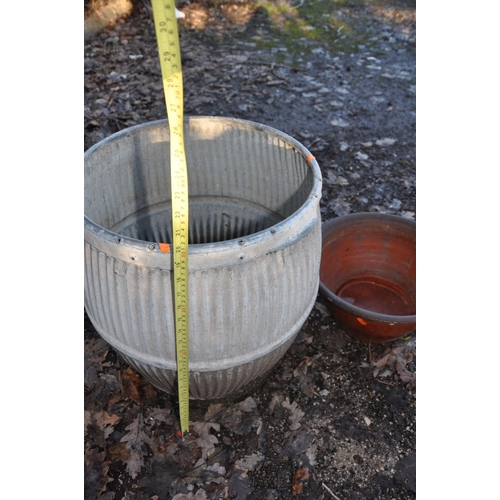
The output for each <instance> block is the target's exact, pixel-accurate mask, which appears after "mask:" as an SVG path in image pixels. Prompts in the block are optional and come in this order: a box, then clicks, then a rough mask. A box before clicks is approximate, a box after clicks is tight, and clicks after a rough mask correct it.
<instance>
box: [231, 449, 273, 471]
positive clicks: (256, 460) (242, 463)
mask: <svg viewBox="0 0 500 500" xmlns="http://www.w3.org/2000/svg"><path fill="white" fill-rule="evenodd" d="M264 458H266V457H265V456H264V455H263V454H262V453H260V452H257V453H252V454H251V455H246V456H244V457H243V458H241V459H240V460H236V466H237V467H238V468H239V469H246V470H253V469H255V468H256V467H257V466H258V465H260V464H261V463H262V462H263V460H264Z"/></svg>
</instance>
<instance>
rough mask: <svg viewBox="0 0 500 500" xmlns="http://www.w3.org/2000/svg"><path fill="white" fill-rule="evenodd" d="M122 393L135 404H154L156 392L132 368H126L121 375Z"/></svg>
mask: <svg viewBox="0 0 500 500" xmlns="http://www.w3.org/2000/svg"><path fill="white" fill-rule="evenodd" d="M122 384H123V391H124V392H125V394H126V395H127V396H128V397H129V398H130V399H132V400H133V401H135V402H136V403H137V404H139V405H140V404H145V405H148V404H154V403H155V401H156V391H155V390H154V388H153V387H152V386H151V385H150V384H148V383H146V381H145V380H144V379H143V378H142V377H141V376H140V375H139V374H138V373H136V372H135V371H134V370H132V368H127V369H126V370H125V371H124V372H123V374H122Z"/></svg>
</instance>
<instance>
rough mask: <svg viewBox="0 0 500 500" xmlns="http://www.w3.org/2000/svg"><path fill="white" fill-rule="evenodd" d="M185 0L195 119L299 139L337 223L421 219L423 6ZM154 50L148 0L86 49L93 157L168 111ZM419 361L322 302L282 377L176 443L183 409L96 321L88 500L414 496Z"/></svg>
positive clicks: (198, 409) (190, 110) (205, 412)
mask: <svg viewBox="0 0 500 500" xmlns="http://www.w3.org/2000/svg"><path fill="white" fill-rule="evenodd" d="M294 5H295V7H294ZM178 6H179V8H180V9H181V10H182V11H183V12H184V13H185V15H186V17H185V19H184V20H182V21H181V22H180V39H181V49H182V57H183V70H184V93H185V114H186V115H216V116H230V117H236V118H244V119H248V120H252V121H255V122H259V123H263V124H266V125H270V126H273V127H275V128H277V129H279V130H282V131H283V132H286V133H288V134H289V135H291V136H293V137H295V138H296V139H298V140H299V141H300V142H302V143H303V144H304V145H305V146H306V147H307V148H308V149H309V150H310V151H311V152H312V153H313V154H314V156H315V157H316V159H317V161H318V163H319V165H320V167H321V170H322V173H323V198H322V200H321V213H322V217H323V220H325V221H326V220H328V219H331V218H334V217H338V216H342V215H344V214H347V213H354V212H363V211H369V212H385V213H393V214H397V215H401V216H403V217H408V218H411V219H415V213H416V206H415V189H416V187H415V180H416V176H415V164H416V153H415V3H414V2H411V1H402V0H400V1H397V0H387V1H383V0H380V1H377V0H373V1H368V0H367V1H361V0H358V1H350V2H347V1H340V0H338V1H334V0H330V1H327V0H314V1H309V2H302V3H300V2H295V3H292V2H290V3H287V2H286V1H284V0H283V1H281V2H225V1H221V2H217V3H216V2H202V1H193V2H191V3H184V4H183V3H182V2H181V3H179V4H178ZM276 6H281V10H280V9H277V8H276ZM156 50H157V49H156V39H155V35H154V28H153V23H152V14H151V10H150V8H149V7H148V4H147V3H146V2H135V3H134V9H133V11H132V13H131V14H130V15H129V16H127V17H125V18H123V19H121V20H119V21H118V22H116V23H115V24H113V25H112V26H109V27H107V28H106V29H104V30H103V31H101V32H99V33H97V34H95V35H93V36H92V37H90V38H88V39H87V40H86V43H85V149H88V148H89V147H90V146H91V145H93V144H95V143H97V142H99V141H100V140H102V139H103V138H105V137H107V136H109V135H110V134H112V133H113V132H116V131H118V130H122V129H123V128H126V127H128V126H132V125H135V124H138V123H144V122H147V121H151V120H156V119H160V118H164V117H165V104H164V99H163V91H162V86H161V77H160V68H159V64H158V57H157V52H156ZM415 350H416V334H415V333H413V334H411V335H409V336H408V337H406V338H404V339H401V340H399V341H397V342H394V343H392V344H388V345H379V346H371V349H369V348H368V346H367V345H366V344H363V343H360V342H357V341H355V340H354V339H351V338H350V337H349V336H347V335H346V334H345V333H344V332H342V330H341V329H340V328H339V327H338V325H337V324H336V322H335V320H334V318H332V317H331V315H330V314H329V313H328V311H327V310H326V308H325V303H324V301H323V299H322V297H321V296H318V299H317V303H316V306H315V307H314V309H313V311H312V313H311V315H310V317H309V319H308V321H307V322H306V324H305V325H304V327H303V329H302V331H301V332H300V334H299V335H298V337H297V339H296V341H295V343H294V344H293V345H292V347H291V348H290V350H289V351H288V352H287V354H286V355H285V356H284V358H283V359H282V360H281V361H280V362H279V363H278V365H277V366H276V367H275V368H274V370H273V371H272V372H271V373H269V374H268V375H267V377H266V378H265V379H264V380H263V381H261V382H260V384H259V385H254V386H252V387H249V388H248V389H247V391H245V394H243V395H241V396H240V397H239V398H236V399H234V398H233V399H231V400H228V401H224V402H217V403H214V402H206V403H196V404H194V405H193V408H192V411H191V412H192V415H191V420H192V422H193V434H192V435H191V437H190V438H188V439H187V440H185V442H182V443H179V442H178V438H177V437H176V429H177V428H178V423H177V419H176V417H175V415H176V411H177V408H176V402H175V400H173V399H172V398H170V397H168V396H166V395H164V394H160V393H157V392H156V391H155V390H154V389H153V388H152V387H151V386H149V385H148V384H147V383H146V382H144V380H142V379H141V377H139V376H138V375H137V374H135V373H134V372H132V371H131V370H130V368H128V367H127V366H126V365H125V364H124V363H123V362H121V361H120V359H119V358H118V356H117V355H116V353H115V352H114V351H113V349H111V348H110V347H109V346H106V345H105V344H104V343H103V342H102V341H101V340H100V339H99V336H98V335H97V333H96V332H95V330H94V328H93V326H92V324H91V323H90V321H89V320H88V318H87V317H86V316H85V360H86V363H85V389H86V393H85V418H86V428H85V466H86V469H85V470H86V472H85V485H86V491H85V497H86V498H88V499H91V498H104V499H120V500H121V499H161V500H163V499H170V498H175V500H183V499H191V498H193V499H205V498H209V499H212V498H214V499H215V498H237V499H238V500H241V499H275V498H280V499H291V498H304V499H306V498H307V499H319V498H324V499H328V498H334V499H335V498H337V499H341V500H347V499H362V498H368V499H381V500H385V499H387V500H389V499H413V498H415V496H416V492H415V490H416V483H415V457H416V455H415V454H416V439H415V431H416V428H415V408H416V399H415V398H416V367H415V363H416V353H415ZM133 430H135V432H136V434H135V438H134V439H135V441H134V443H135V445H134V446H135V448H134V452H132V451H131V446H130V442H131V440H132V437H131V432H132V431H133ZM139 436H142V437H141V438H140V437H139Z"/></svg>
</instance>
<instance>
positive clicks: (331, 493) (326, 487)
mask: <svg viewBox="0 0 500 500" xmlns="http://www.w3.org/2000/svg"><path fill="white" fill-rule="evenodd" d="M321 486H323V488H324V489H325V490H326V491H327V492H328V493H329V494H330V495H332V498H335V500H340V498H339V497H338V496H337V495H335V493H334V492H333V491H332V490H331V489H330V488H328V486H327V485H326V484H325V483H321Z"/></svg>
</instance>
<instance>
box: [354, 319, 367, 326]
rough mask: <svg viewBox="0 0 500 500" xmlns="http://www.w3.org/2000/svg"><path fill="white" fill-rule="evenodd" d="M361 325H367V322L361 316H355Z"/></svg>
mask: <svg viewBox="0 0 500 500" xmlns="http://www.w3.org/2000/svg"><path fill="white" fill-rule="evenodd" d="M356 319H357V320H358V321H359V322H360V323H361V324H362V325H367V324H368V323H367V322H366V321H365V320H364V319H362V318H356Z"/></svg>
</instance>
